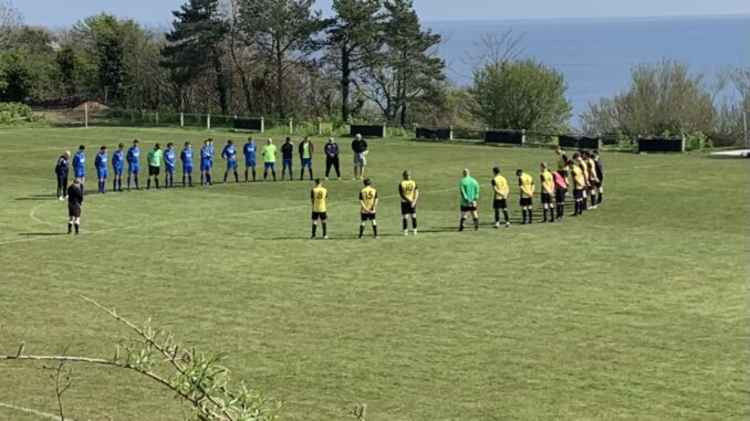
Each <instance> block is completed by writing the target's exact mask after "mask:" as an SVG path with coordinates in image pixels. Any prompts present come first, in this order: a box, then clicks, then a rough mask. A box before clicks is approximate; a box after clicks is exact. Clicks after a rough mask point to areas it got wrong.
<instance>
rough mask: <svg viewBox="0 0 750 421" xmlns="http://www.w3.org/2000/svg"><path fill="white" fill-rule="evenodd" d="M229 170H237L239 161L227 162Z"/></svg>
mask: <svg viewBox="0 0 750 421" xmlns="http://www.w3.org/2000/svg"><path fill="white" fill-rule="evenodd" d="M227 169H228V170H236V169H237V161H227Z"/></svg>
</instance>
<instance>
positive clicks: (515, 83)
mask: <svg viewBox="0 0 750 421" xmlns="http://www.w3.org/2000/svg"><path fill="white" fill-rule="evenodd" d="M566 90H567V86H566V84H565V79H564V77H563V75H562V74H561V73H560V72H558V71H556V70H555V69H553V68H551V67H547V66H545V65H543V64H541V63H539V62H536V61H534V60H522V61H505V60H499V61H493V62H490V63H488V64H486V65H484V67H482V68H480V69H477V70H475V71H474V84H473V86H472V88H471V93H472V95H473V97H474V100H475V106H474V109H473V114H474V115H475V116H476V117H477V119H479V120H480V121H481V122H482V123H484V125H486V126H488V127H491V128H495V129H516V130H520V129H526V130H537V131H539V130H555V129H562V128H564V127H565V126H566V124H567V121H568V119H569V118H570V115H571V109H572V107H571V105H570V103H569V102H568V100H567V99H566V98H565V91H566Z"/></svg>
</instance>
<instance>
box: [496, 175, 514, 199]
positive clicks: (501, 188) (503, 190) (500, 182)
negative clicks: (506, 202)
mask: <svg viewBox="0 0 750 421" xmlns="http://www.w3.org/2000/svg"><path fill="white" fill-rule="evenodd" d="M492 187H493V189H494V190H495V199H507V198H508V194H510V187H508V180H507V179H506V178H505V177H503V176H502V175H500V174H498V175H497V176H496V177H495V178H493V179H492Z"/></svg>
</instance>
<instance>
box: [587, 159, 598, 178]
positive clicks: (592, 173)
mask: <svg viewBox="0 0 750 421" xmlns="http://www.w3.org/2000/svg"><path fill="white" fill-rule="evenodd" d="M586 168H587V170H588V173H589V180H591V181H599V177H597V176H596V163H595V162H594V160H593V159H591V158H589V159H587V160H586Z"/></svg>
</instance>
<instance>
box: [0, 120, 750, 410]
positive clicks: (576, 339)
mask: <svg viewBox="0 0 750 421" xmlns="http://www.w3.org/2000/svg"><path fill="white" fill-rule="evenodd" d="M205 136H206V133H205V132H199V131H179V130H166V129H162V130H157V129H89V130H84V129H65V130H59V129H34V130H31V129H13V130H10V129H3V130H1V131H0V177H1V178H2V179H1V180H0V206H1V207H2V208H1V209H2V210H0V270H1V271H0V285H2V292H1V293H0V354H10V353H13V352H15V350H16V349H17V346H18V344H19V343H20V342H21V341H25V343H26V352H28V353H36V354H49V353H62V352H66V353H67V354H69V355H91V356H102V357H108V356H111V355H112V352H113V349H114V344H115V343H118V342H119V341H120V340H122V339H123V338H124V337H125V332H124V331H123V330H122V329H121V328H120V327H119V326H118V325H117V324H116V323H115V322H114V321H112V320H110V319H109V318H108V317H107V316H106V315H104V314H102V313H101V312H100V311H98V310H97V309H95V308H93V307H91V306H89V305H88V304H85V303H83V302H82V301H81V300H80V298H78V297H79V295H81V294H85V295H87V296H90V297H92V298H94V299H96V300H98V301H99V302H101V303H103V304H105V305H108V306H114V307H116V308H117V309H118V311H119V312H121V313H122V314H123V315H125V316H127V317H130V318H132V319H135V320H137V321H142V320H145V319H146V318H148V317H152V318H153V320H154V323H155V324H156V325H158V326H162V327H165V328H168V329H170V330H171V331H173V332H174V333H175V334H176V335H177V336H178V337H179V338H182V339H184V340H185V341H186V342H187V343H188V344H194V345H195V346H197V347H200V348H202V349H205V350H212V351H224V352H227V353H229V354H230V357H229V360H228V365H229V366H230V367H231V368H232V369H233V375H234V377H235V379H237V380H239V379H244V380H245V381H247V382H248V383H249V384H250V385H251V386H253V387H256V388H258V389H260V390H262V391H264V392H265V393H267V394H268V395H270V396H272V397H274V398H276V399H279V400H281V401H282V402H283V408H282V411H281V416H282V419H289V420H303V419H304V420H310V419H316V420H317V419H321V420H331V419H346V418H347V415H346V413H347V410H348V408H350V407H351V406H353V405H354V404H356V403H366V404H367V405H368V419H369V420H423V419H424V420H426V419H462V420H468V419H508V418H511V419H512V418H515V419H541V418H548V419H613V418H628V419H654V420H656V419H659V420H661V419H701V420H708V419H715V420H729V419H737V420H739V419H747V418H748V417H750V403H749V402H750V400H748V393H750V384H749V383H750V374H749V373H750V367H749V366H748V364H749V363H748V361H750V348H749V347H748V338H750V323H749V318H748V267H747V261H748V257H750V255H749V254H748V248H747V244H748V237H749V235H750V231H749V230H748V211H750V203H749V202H748V197H750V194H749V193H750V191H749V190H750V188H749V187H748V182H749V181H750V180H749V177H748V163H747V162H746V161H741V160H740V161H738V160H717V159H710V158H707V157H705V156H703V155H684V156H667V155H649V156H636V155H632V154H618V153H611V154H607V153H605V154H604V155H603V160H604V162H605V165H606V169H607V176H606V195H605V204H604V206H603V207H601V208H600V209H598V210H594V211H590V212H588V213H587V214H586V215H585V216H584V217H582V218H579V219H575V218H568V219H566V220H565V222H564V223H562V224H554V225H549V224H548V225H542V224H534V225H533V226H528V227H526V226H524V227H522V226H520V225H517V224H516V225H514V226H513V227H512V228H510V229H507V230H506V229H501V230H494V229H491V227H490V226H489V225H487V223H489V222H490V221H489V220H490V214H491V211H490V195H489V194H488V193H489V178H490V172H491V171H490V170H491V168H492V166H493V165H495V164H499V165H500V166H501V167H502V168H503V169H504V171H505V173H506V174H510V173H512V171H513V170H515V169H516V168H517V167H520V168H525V169H527V170H530V171H532V173H533V174H534V175H535V177H536V174H537V173H538V171H537V168H538V164H539V162H540V161H542V160H552V159H553V156H552V153H551V151H549V150H542V149H522V148H492V147H485V146H468V145H467V146H462V145H445V144H436V143H426V144H425V143H413V142H406V141H400V140H385V141H380V140H374V141H372V142H371V150H372V152H371V153H370V155H369V159H370V162H371V172H370V175H371V176H372V177H373V180H374V182H375V185H376V187H378V188H379V189H380V194H381V197H382V201H381V206H380V209H379V212H378V220H379V223H380V227H381V230H382V233H383V237H382V238H381V239H378V240H372V239H371V238H367V239H363V240H356V239H355V237H356V230H357V226H358V222H359V220H358V213H357V210H358V208H357V201H356V195H357V191H358V189H359V184H358V183H356V182H354V181H351V168H349V163H350V162H351V155H350V154H349V153H348V149H349V148H348V143H349V141H348V140H342V141H341V143H342V149H344V151H346V152H345V154H344V156H343V157H342V164H343V169H344V171H345V174H346V175H347V178H346V181H330V182H328V183H327V185H328V187H329V190H330V194H331V200H330V206H329V207H330V209H329V210H330V212H329V218H330V224H329V225H330V227H329V230H330V235H331V237H332V239H331V240H329V241H310V240H309V239H308V236H309V221H308V218H309V213H310V209H309V203H308V197H309V196H308V194H309V193H308V190H309V188H310V184H309V182H299V181H295V182H277V183H270V182H269V183H256V184H240V185H235V184H228V185H216V186H213V187H211V188H201V187H194V188H192V189H174V190H169V191H148V192H146V191H139V192H126V193H108V194H106V195H97V194H92V195H88V196H87V197H86V203H85V206H84V216H83V234H82V235H80V236H79V237H75V238H74V237H69V236H66V235H58V234H60V233H63V232H64V230H65V221H66V216H67V214H66V205H65V204H63V203H61V202H58V201H56V200H54V197H52V196H53V194H52V193H53V192H54V187H55V185H54V177H53V174H52V167H53V166H54V161H55V158H56V156H57V155H58V154H59V153H60V151H62V150H64V149H69V150H74V149H75V147H76V146H77V145H78V144H80V143H83V144H85V145H87V146H88V151H89V161H90V162H93V155H94V151H95V148H96V147H98V146H99V145H101V144H106V145H109V146H110V147H113V146H114V145H115V144H116V143H118V142H120V141H122V142H125V143H128V142H129V141H130V140H131V139H132V138H134V137H139V138H140V139H141V140H142V141H143V142H144V143H145V145H144V151H145V150H147V149H148V148H150V143H153V142H155V141H159V142H161V143H162V144H164V143H166V142H167V141H173V142H175V143H178V144H179V143H182V142H183V141H185V140H188V139H189V140H192V141H193V142H194V143H196V142H198V141H199V140H200V139H202V138H203V137H205ZM213 136H214V137H216V138H217V139H218V140H219V141H218V142H217V148H218V147H220V146H222V145H223V143H224V139H225V138H226V137H227V136H231V137H233V138H234V139H235V141H238V142H242V139H241V136H237V135H231V134H228V133H214V134H213ZM316 142H317V143H318V145H319V146H320V145H322V143H321V142H322V139H316ZM319 149H322V148H319ZM297 164H298V163H297V162H295V166H296V165H297ZM322 165H323V159H322V155H321V154H320V151H318V152H316V160H315V169H316V171H318V172H320V171H321V170H322ZM464 167H468V168H471V169H472V170H473V174H474V175H475V176H476V177H477V178H478V179H479V180H480V182H481V183H482V186H483V189H484V190H483V198H482V201H481V204H482V217H483V226H482V229H481V231H480V232H478V233H475V232H465V233H457V232H455V226H456V223H457V205H458V203H457V191H456V184H457V182H458V179H459V177H460V173H461V170H462V168H464ZM405 168H409V169H411V170H412V171H413V173H414V176H415V178H416V180H417V182H418V183H419V186H420V189H421V191H422V200H421V203H420V205H419V222H420V225H421V232H420V235H419V236H418V237H413V236H409V237H403V235H401V233H400V221H399V204H398V199H397V196H396V193H397V192H396V185H397V182H398V179H399V175H400V173H401V171H402V170H403V169H405ZM218 169H219V170H222V165H221V164H219V166H218ZM295 170H297V168H295ZM217 172H218V171H217ZM89 173H90V178H89V180H90V181H89V183H88V190H89V191H93V190H95V181H94V177H93V171H92V169H89ZM178 178H179V173H178ZM217 178H218V177H217ZM511 184H514V183H513V182H512V183H511ZM108 187H109V186H108ZM514 191H515V188H514ZM512 202H513V209H514V218H516V220H517V219H518V217H519V216H520V211H518V208H517V206H516V200H515V199H514V200H513V201H512ZM74 370H75V371H74V386H73V388H72V389H71V390H70V391H69V392H68V393H67V394H66V405H67V412H68V415H69V416H71V417H73V418H75V419H97V420H99V419H119V420H127V419H138V420H165V419H167V420H169V419H181V418H182V417H183V416H184V414H185V413H186V409H185V407H183V406H181V405H180V404H178V403H177V402H176V401H175V400H174V399H173V398H172V397H171V396H170V395H169V394H167V393H164V391H162V390H161V389H159V387H158V386H156V385H152V384H149V383H144V381H143V380H142V379H140V378H138V377H135V376H134V375H130V374H126V373H119V372H113V371H111V370H106V369H101V368H87V367H83V366H75V367H74ZM49 375H50V373H49V370H43V369H42V366H41V365H39V364H19V363H7V362H5V363H0V403H4V404H9V405H14V406H20V407H26V408H33V409H36V410H39V411H44V412H48V413H54V412H55V408H56V402H55V398H54V388H53V382H52V381H51V380H50V378H49ZM0 419H13V420H25V419H30V420H31V419H36V418H34V417H33V416H31V415H29V414H25V413H23V412H20V411H16V410H13V409H9V408H8V407H5V406H0Z"/></svg>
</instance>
